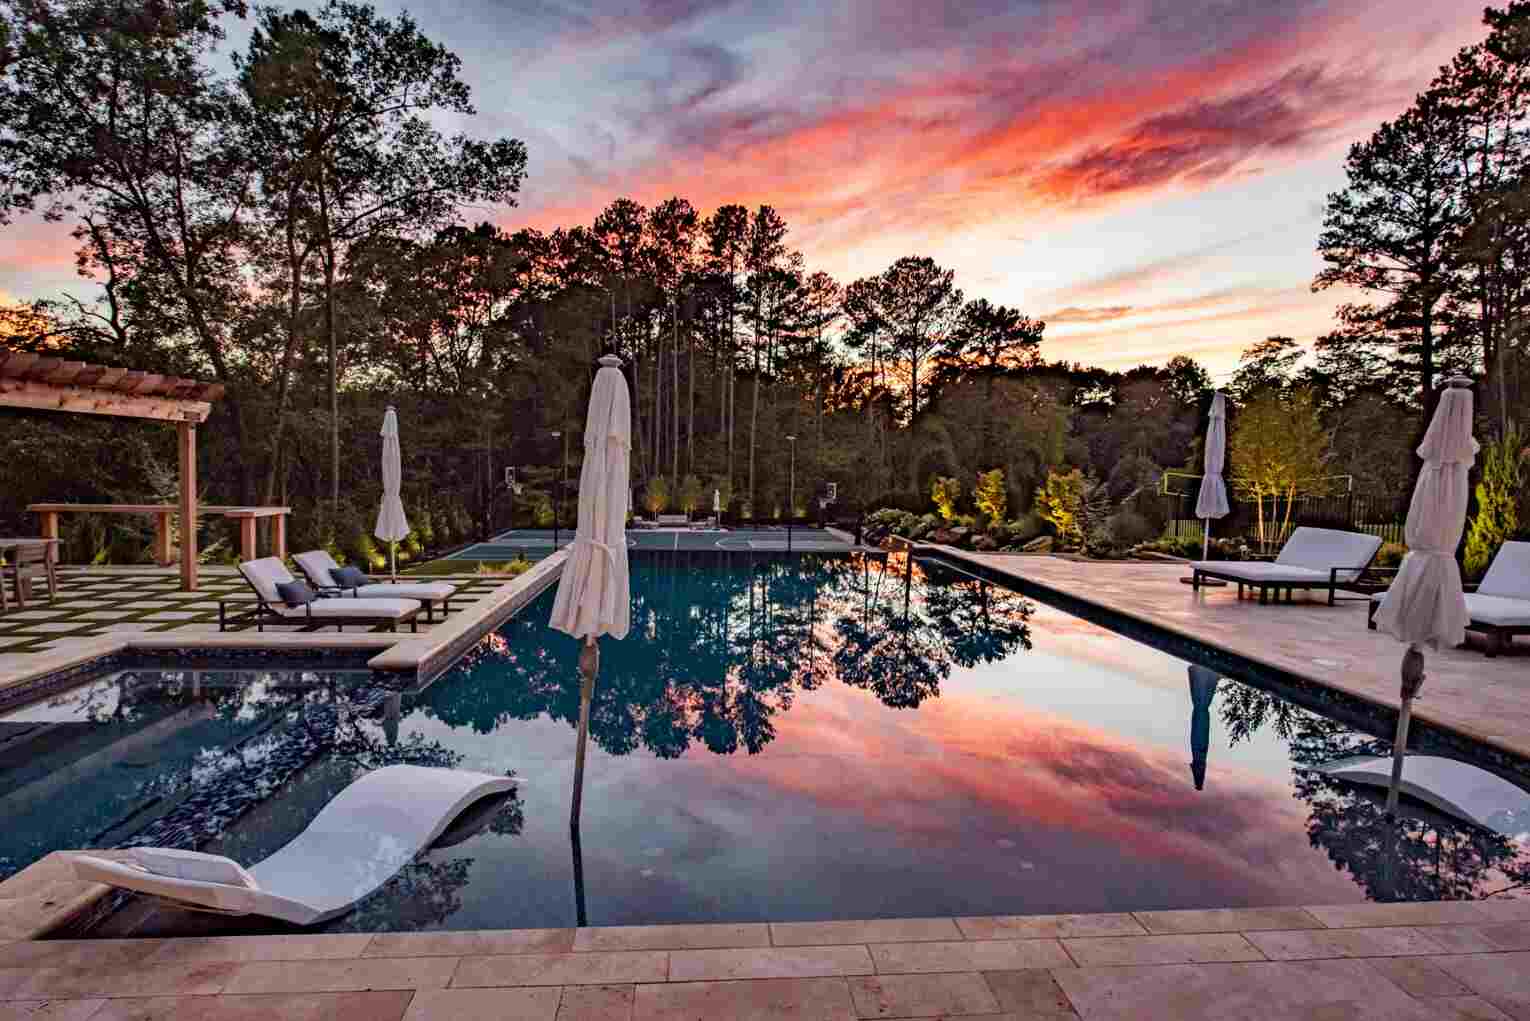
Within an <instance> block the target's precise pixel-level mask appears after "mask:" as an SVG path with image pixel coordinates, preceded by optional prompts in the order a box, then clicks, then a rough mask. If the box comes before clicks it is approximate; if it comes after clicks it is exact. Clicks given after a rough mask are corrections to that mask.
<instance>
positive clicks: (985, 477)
mask: <svg viewBox="0 0 1530 1021" xmlns="http://www.w3.org/2000/svg"><path fill="white" fill-rule="evenodd" d="M972 497H973V500H974V501H975V502H976V503H977V508H978V510H980V511H982V512H983V513H984V514H986V515H988V523H989V527H990V528H992V527H996V526H998V525H999V524H1001V523H1002V522H1003V521H1004V515H1005V513H1006V512H1007V511H1008V510H1009V491H1008V490H1007V489H1006V488H1005V487H1004V469H1003V468H995V469H993V470H992V471H986V472H982V473H980V474H979V475H978V478H977V487H976V488H975V489H973V491H972Z"/></svg>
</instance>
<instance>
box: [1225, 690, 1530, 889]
mask: <svg viewBox="0 0 1530 1021" xmlns="http://www.w3.org/2000/svg"><path fill="white" fill-rule="evenodd" d="M1224 692H1225V695H1226V697H1225V698H1224V699H1223V700H1222V701H1221V712H1222V719H1223V722H1224V723H1225V724H1226V726H1227V730H1228V734H1229V736H1230V739H1231V742H1232V743H1233V744H1237V743H1238V742H1239V741H1244V740H1247V739H1248V738H1249V737H1251V736H1252V735H1253V734H1254V733H1256V732H1257V731H1259V730H1260V729H1261V728H1263V727H1264V726H1267V725H1268V726H1271V727H1273V728H1274V732H1275V734H1276V736H1278V737H1280V738H1282V739H1283V740H1285V741H1286V742H1287V743H1288V744H1289V746H1290V755H1291V759H1292V761H1293V763H1295V766H1294V768H1293V770H1292V776H1293V780H1292V784H1293V791H1294V793H1295V796H1296V797H1297V798H1298V799H1300V800H1301V801H1304V802H1306V804H1307V806H1308V808H1309V810H1310V814H1309V815H1308V817H1307V839H1308V840H1309V841H1310V842H1311V844H1312V846H1313V847H1315V848H1320V849H1322V850H1323V851H1324V852H1325V853H1326V854H1327V855H1328V859H1329V860H1330V861H1331V862H1333V864H1334V866H1335V867H1336V868H1339V869H1341V870H1343V871H1345V872H1348V873H1349V874H1350V875H1351V876H1353V877H1354V878H1355V881H1356V882H1357V883H1359V884H1360V886H1361V887H1362V888H1363V889H1364V890H1365V892H1366V895H1367V896H1368V897H1369V898H1370V899H1372V900H1376V901H1422V900H1463V899H1475V898H1480V897H1484V896H1488V895H1491V894H1493V893H1496V892H1500V891H1504V890H1507V889H1511V888H1514V887H1517V886H1521V885H1524V884H1526V883H1530V851H1527V849H1526V848H1524V847H1522V846H1521V845H1520V844H1519V843H1518V842H1516V841H1514V840H1512V839H1510V838H1508V837H1505V836H1503V835H1502V834H1499V833H1494V832H1491V831H1489V830H1484V829H1481V828H1479V827H1476V826H1473V825H1471V824H1469V823H1466V822H1463V821H1460V820H1457V819H1453V818H1451V817H1449V816H1446V815H1444V814H1442V813H1440V812H1436V811H1434V810H1432V809H1429V808H1426V807H1424V806H1422V805H1419V804H1417V803H1415V802H1411V801H1409V800H1407V799H1405V800H1404V802H1403V804H1402V805H1401V806H1400V807H1399V813H1398V816H1399V817H1398V818H1397V819H1396V820H1391V819H1388V818H1387V817H1386V813H1385V811H1384V809H1383V802H1382V798H1383V797H1384V795H1385V792H1384V791H1380V790H1371V789H1368V788H1364V787H1360V786H1357V785H1354V784H1347V783H1343V782H1341V781H1339V780H1335V779H1334V778H1332V777H1330V776H1327V775H1325V774H1323V773H1318V772H1315V771H1314V770H1313V769H1312V767H1313V766H1317V765H1320V764H1322V763H1325V762H1331V761H1333V760H1335V759H1342V758H1345V757H1348V756H1355V755H1380V756H1387V755H1390V754H1391V745H1390V744H1389V743H1388V742H1386V741H1383V740H1380V739H1377V738H1373V737H1371V736H1369V735H1367V734H1362V733H1359V732H1357V731H1354V730H1351V729H1350V728H1348V727H1346V726H1344V725H1343V724H1341V723H1337V722H1335V721H1333V720H1329V719H1325V718H1323V717H1321V716H1318V715H1317V714H1316V713H1312V712H1309V711H1307V710H1305V709H1302V708H1300V707H1298V706H1294V705H1292V704H1291V703H1289V702H1286V701H1284V700H1282V699H1280V698H1277V697H1276V696H1274V695H1271V694H1268V693H1266V692H1262V691H1259V690H1257V689H1255V688H1251V687H1248V686H1247V685H1243V684H1238V683H1236V682H1234V683H1231V684H1227V685H1224Z"/></svg>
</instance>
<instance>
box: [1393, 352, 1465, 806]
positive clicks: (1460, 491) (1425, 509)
mask: <svg viewBox="0 0 1530 1021" xmlns="http://www.w3.org/2000/svg"><path fill="white" fill-rule="evenodd" d="M1446 385H1447V387H1448V389H1446V390H1445V391H1444V392H1443V393H1441V394H1440V403H1439V406H1438V407H1436V408H1435V410H1434V418H1432V419H1431V420H1430V422H1429V431H1428V432H1426V433H1425V434H1424V442H1423V443H1422V444H1420V446H1419V448H1418V456H1419V457H1421V458H1423V460H1424V465H1423V468H1422V469H1421V470H1420V471H1419V475H1418V483H1417V484H1416V485H1415V486H1414V487H1413V502H1412V503H1410V504H1409V505H1408V523H1407V527H1406V529H1405V532H1404V535H1405V536H1406V538H1407V540H1408V555H1407V556H1406V557H1404V558H1403V562H1402V567H1401V568H1399V569H1398V572H1397V579H1396V580H1395V581H1393V582H1392V586H1391V587H1390V588H1389V589H1387V592H1386V595H1385V596H1384V597H1383V598H1382V601H1381V606H1380V608H1379V609H1377V611H1376V627H1377V628H1378V629H1380V630H1382V631H1385V632H1386V633H1387V634H1389V635H1391V636H1392V637H1393V638H1396V639H1397V640H1398V641H1399V642H1406V643H1407V644H1408V651H1407V652H1406V653H1404V654H1403V661H1402V691H1401V694H1402V708H1401V710H1400V711H1399V712H1398V716H1397V737H1396V739H1395V740H1394V742H1393V744H1392V783H1391V786H1390V788H1389V789H1388V791H1387V811H1388V812H1393V811H1395V810H1396V809H1397V792H1398V787H1399V785H1400V784H1401V782H1402V773H1403V753H1404V751H1405V750H1406V747H1407V742H1408V721H1409V717H1410V716H1411V715H1412V711H1413V699H1414V698H1415V697H1417V695H1418V692H1419V689H1420V688H1421V687H1423V683H1424V650H1423V646H1424V645H1432V646H1434V647H1435V648H1439V646H1440V645H1441V644H1444V645H1447V646H1453V645H1459V644H1461V643H1462V642H1463V641H1465V640H1466V625H1467V623H1468V622H1469V620H1470V618H1469V616H1468V614H1467V612H1466V599H1465V597H1464V596H1463V595H1462V592H1461V570H1460V568H1459V566H1457V564H1456V547H1457V546H1458V545H1460V543H1461V533H1462V532H1463V531H1465V529H1466V501H1467V496H1468V493H1469V489H1468V485H1469V484H1468V481H1467V474H1468V472H1470V470H1471V466H1472V462H1473V461H1474V460H1476V457H1477V441H1476V440H1474V439H1472V392H1471V390H1470V389H1468V388H1469V387H1470V386H1471V380H1469V379H1465V378H1456V379H1452V380H1449V381H1448V383H1447V384H1446Z"/></svg>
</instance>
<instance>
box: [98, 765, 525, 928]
mask: <svg viewBox="0 0 1530 1021" xmlns="http://www.w3.org/2000/svg"><path fill="white" fill-rule="evenodd" d="M514 788H515V781H514V780H512V779H510V778H509V777H503V776H491V775H489V774H487V773H471V772H468V771H466V770H460V769H436V768H432V767H429V766H384V767H383V768H382V769H378V770H374V771H373V772H371V773H368V774H367V775H366V776H364V777H362V778H361V779H360V780H357V781H356V782H355V783H353V784H351V785H350V786H349V787H347V788H346V789H345V790H343V791H341V792H340V793H339V794H337V795H335V799H334V800H333V801H331V802H330V803H329V804H327V805H325V806H324V808H323V810H321V811H320V812H319V814H318V815H317V816H315V817H314V820H313V822H311V823H309V824H308V828H307V829H305V830H303V832H302V833H299V834H298V835H297V836H296V837H295V838H293V840H292V841H291V843H288V844H287V845H286V846H284V847H283V848H282V849H281V850H279V851H277V852H276V853H275V854H273V855H271V857H269V858H266V859H265V860H264V861H262V862H260V863H259V864H258V865H252V866H250V867H249V868H248V869H245V868H243V867H242V866H240V865H239V864H238V863H237V862H235V861H233V860H231V859H229V858H224V857H222V856H220V855H216V854H201V853H199V852H196V851H181V850H177V849H174V848H135V849H134V850H132V851H130V852H129V857H130V859H131V860H129V861H115V860H112V859H108V858H102V857H98V856H96V855H92V854H77V855H75V856H74V862H73V863H74V871H75V875H76V876H78V877H79V878H80V879H83V880H86V881H88V882H92V883H105V884H106V885H108V886H115V887H118V888H120V889H124V890H133V891H135V892H137V893H143V894H148V895H149V896H152V897H159V898H161V899H164V900H169V901H173V902H174V903H176V904H178V905H180V906H182V907H187V908H191V909H192V910H196V911H211V912H215V913H218V914H228V915H262V916H265V917H267V918H279V919H281V920H282V921H284V922H291V923H293V924H294V925H317V924H318V923H320V922H323V921H326V920H327V919H330V918H334V917H335V916H336V915H342V914H344V913H345V912H347V911H349V910H350V909H351V907H352V906H353V905H355V904H356V903H357V902H358V901H360V900H361V899H362V898H363V897H365V896H366V895H367V894H369V893H371V892H372V891H373V890H376V889H377V888H378V887H380V886H382V885H383V884H384V883H386V882H387V881H388V880H389V879H391V878H393V876H394V874H396V873H397V872H398V870H399V869H401V868H403V867H404V866H405V865H407V864H409V862H410V861H412V860H413V859H414V857H415V856H416V855H417V854H419V853H420V852H421V851H423V850H425V849H426V848H428V847H429V846H430V845H431V844H432V843H434V842H435V841H436V839H437V838H438V837H440V836H441V835H442V834H443V833H444V832H445V831H446V829H447V827H448V826H450V825H451V823H452V821H453V820H454V819H456V818H457V816H459V815H461V814H462V812H463V810H464V809H466V808H468V807H469V806H471V805H473V804H474V803H475V802H478V801H481V800H482V799H484V798H487V797H491V796H494V795H501V794H505V793H508V792H509V791H511V790H513V789H514Z"/></svg>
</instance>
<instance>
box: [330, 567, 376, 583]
mask: <svg viewBox="0 0 1530 1021" xmlns="http://www.w3.org/2000/svg"><path fill="white" fill-rule="evenodd" d="M329 576H330V577H331V578H333V579H334V582H335V584H336V585H339V586H340V587H341V588H360V587H361V586H363V585H370V584H372V579H371V578H368V577H367V576H366V573H365V572H363V571H362V569H361V568H359V567H337V568H335V569H334V570H332V571H330V572H329Z"/></svg>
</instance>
